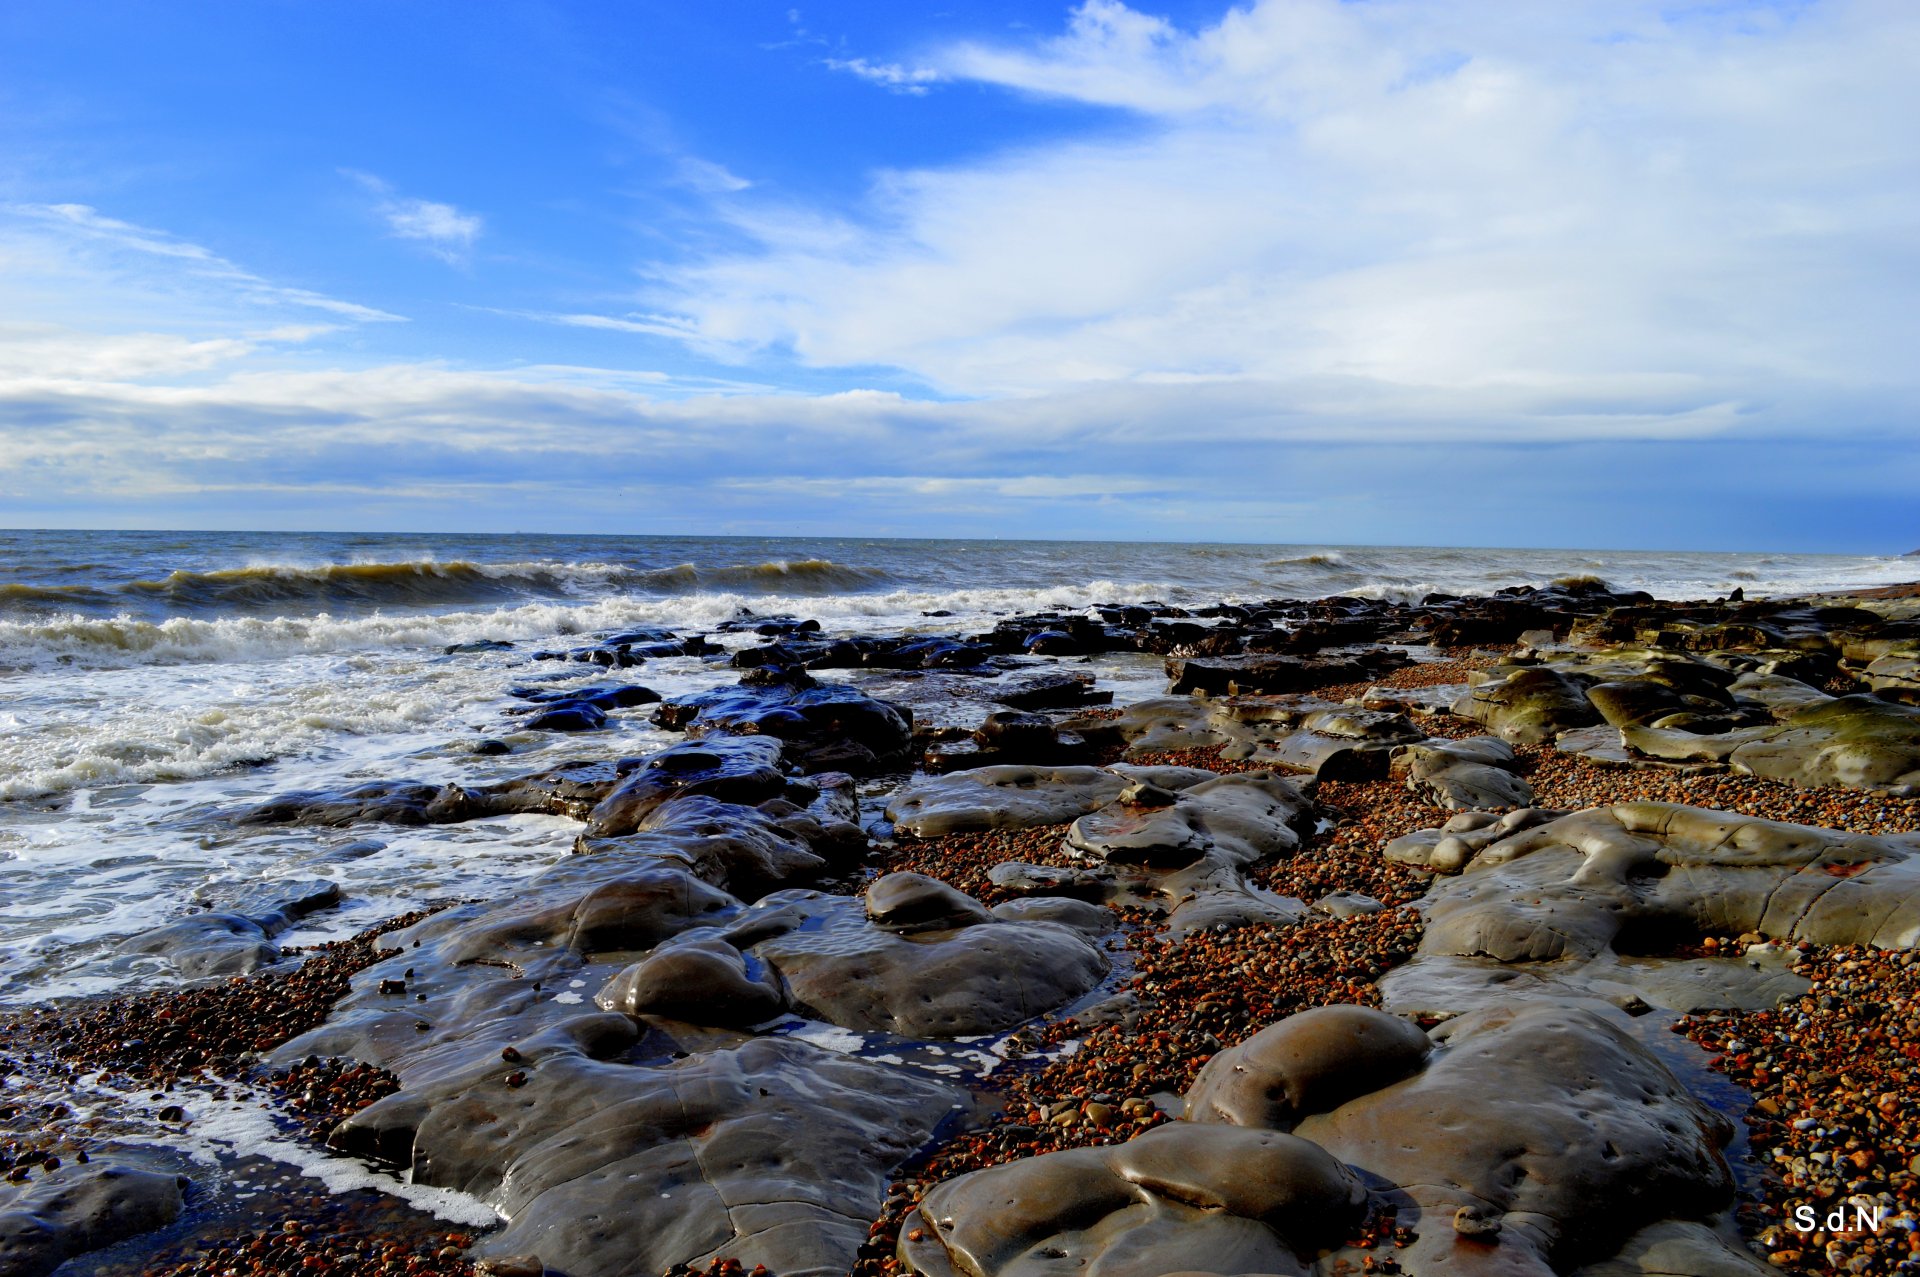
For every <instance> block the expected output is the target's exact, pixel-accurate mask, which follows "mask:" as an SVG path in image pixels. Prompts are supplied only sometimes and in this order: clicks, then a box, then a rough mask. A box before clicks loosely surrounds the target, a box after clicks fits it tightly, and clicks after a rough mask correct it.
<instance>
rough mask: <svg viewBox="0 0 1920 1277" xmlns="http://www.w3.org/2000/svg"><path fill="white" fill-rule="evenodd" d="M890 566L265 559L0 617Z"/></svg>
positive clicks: (717, 580)
mask: <svg viewBox="0 0 1920 1277" xmlns="http://www.w3.org/2000/svg"><path fill="white" fill-rule="evenodd" d="M892 580H893V578H892V576H891V574H890V573H888V572H886V571H885V570H884V569H881V568H875V567H863V566H860V565H858V564H846V563H834V562H831V561H830V560H826V559H798V560H792V561H789V560H784V559H776V560H771V561H769V562H765V563H745V564H731V565H721V566H710V567H697V566H695V565H694V564H691V563H682V564H678V565H676V566H671V567H661V568H643V567H633V566H628V565H623V564H614V563H562V562H542V561H535V562H525V563H474V562H468V561H466V560H462V559H452V560H437V559H413V560H406V561H402V562H397V563H320V564H314V565H310V566H308V565H297V564H281V563H266V564H252V565H249V566H246V567H236V568H219V569H215V570H212V571H193V570H189V569H180V570H177V571H174V572H170V573H168V574H167V575H166V576H164V577H160V578H158V579H155V580H136V581H129V582H126V583H125V584H122V585H119V586H112V587H107V588H101V587H98V586H82V585H35V584H28V583H17V584H6V585H0V616H33V615H42V616H44V615H47V614H49V613H56V612H62V611H81V612H98V611H102V610H105V609H110V608H118V609H123V610H126V611H128V612H130V613H132V614H135V615H144V616H147V617H149V618H152V617H154V616H156V615H166V616H208V615H213V616H221V615H230V614H235V613H241V614H245V613H259V612H271V613H279V614H285V613H288V612H295V613H298V612H306V613H319V612H336V611H349V612H354V611H360V612H364V611H371V610H373V609H377V608H383V607H409V608H414V607H457V606H461V605H473V604H485V603H509V602H514V601H519V600H527V599H542V598H544V599H567V598H594V597H600V596H605V595H610V594H620V593H635V594H649V595H681V594H698V593H702V592H707V591H715V590H731V591H739V592H745V593H758V594H773V593H778V594H799V595H805V596H807V597H810V598H811V597H821V596H826V595H832V594H843V593H855V592H859V591H863V590H873V589H878V588H881V587H884V586H885V585H887V584H888V583H889V582H891V581H892Z"/></svg>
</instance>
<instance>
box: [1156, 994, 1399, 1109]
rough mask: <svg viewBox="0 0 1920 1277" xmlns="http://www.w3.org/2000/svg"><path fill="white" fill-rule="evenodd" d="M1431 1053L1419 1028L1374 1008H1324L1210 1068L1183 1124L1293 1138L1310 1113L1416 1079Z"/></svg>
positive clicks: (1261, 1035) (1273, 1029) (1287, 1022)
mask: <svg viewBox="0 0 1920 1277" xmlns="http://www.w3.org/2000/svg"><path fill="white" fill-rule="evenodd" d="M1432 1051H1433V1043H1432V1042H1431V1041H1429V1040H1428V1038H1427V1035H1426V1034H1425V1033H1423V1032H1422V1031H1421V1030H1420V1028H1419V1026H1417V1025H1415V1024H1414V1023H1413V1022H1412V1021H1410V1020H1403V1019H1401V1018H1400V1017H1399V1016H1397V1015H1388V1014H1387V1013H1386V1012H1384V1011H1376V1010H1374V1009H1373V1008H1371V1007H1359V1006H1325V1007H1315V1008H1313V1009H1312V1010H1308V1011H1302V1012H1300V1013H1299V1014H1298V1015H1291V1016H1288V1017H1287V1018H1286V1019H1284V1020H1281V1021H1280V1022H1279V1023H1277V1024H1270V1025H1268V1026H1267V1027H1266V1028H1264V1029H1262V1030H1260V1031H1259V1032H1258V1033H1256V1034H1254V1035H1253V1036H1252V1037H1250V1038H1248V1039H1247V1040H1246V1041H1244V1042H1242V1043H1240V1044H1239V1045H1238V1046H1234V1047H1229V1048H1228V1049H1227V1050H1225V1051H1222V1052H1220V1053H1219V1054H1218V1055H1216V1056H1214V1057H1213V1058H1212V1059H1211V1060H1209V1061H1207V1064H1206V1067H1205V1068H1203V1069H1201V1070H1200V1076H1199V1077H1198V1078H1196V1079H1194V1083H1193V1085H1192V1087H1190V1088H1188V1090H1187V1098H1186V1116H1187V1119H1188V1120H1189V1121H1195V1122H1230V1123H1232V1124H1234V1125H1236V1126H1255V1127H1259V1128H1261V1129H1262V1130H1269V1131H1291V1130H1293V1129H1294V1128H1295V1127H1296V1126H1298V1125H1299V1124H1300V1122H1301V1120H1302V1119H1303V1118H1305V1117H1307V1116H1309V1115H1310V1114H1313V1113H1325V1112H1329V1111H1331V1110H1333V1109H1336V1108H1338V1107H1340V1106H1341V1105H1342V1104H1345V1103H1346V1102H1347V1101H1348V1100H1351V1099H1354V1098H1355V1097H1357V1096H1361V1095H1365V1094H1367V1093H1369V1092H1371V1091H1377V1090H1379V1089H1381V1088H1382V1087H1385V1086H1390V1085H1392V1084H1393V1083H1395V1082H1398V1081H1399V1080H1400V1079H1401V1078H1404V1077H1408V1076H1411V1075H1412V1074H1414V1073H1417V1072H1419V1071H1420V1069H1421V1067H1422V1066H1423V1065H1424V1064H1425V1063H1426V1060H1427V1056H1428V1055H1429V1054H1431V1053H1432Z"/></svg>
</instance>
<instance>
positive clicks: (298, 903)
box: [0, 579, 1920, 1277]
mask: <svg viewBox="0 0 1920 1277" xmlns="http://www.w3.org/2000/svg"><path fill="white" fill-rule="evenodd" d="M937 625H938V618H930V619H929V621H928V627H929V630H930V631H932V630H933V629H934V627H937ZM570 644H571V645H569V646H564V647H551V648H527V649H525V650H524V651H522V650H521V649H517V648H513V647H512V646H511V645H507V644H485V645H468V646H465V647H463V648H462V650H460V651H452V652H449V653H448V654H447V659H452V660H461V659H474V658H477V657H478V656H480V655H481V654H483V653H485V654H487V655H489V656H492V655H497V654H499V653H501V652H503V651H504V652H507V653H510V654H511V655H512V656H513V657H514V658H515V664H514V665H513V667H512V668H513V669H514V672H515V674H516V676H517V677H518V679H519V681H518V682H517V683H516V684H515V686H514V687H513V688H512V689H511V691H512V698H513V699H514V700H515V701H516V702H518V704H519V707H520V709H521V712H520V713H518V714H516V715H515V718H514V730H516V731H521V732H528V731H531V732H541V733H565V734H566V735H565V736H564V737H563V739H565V740H566V741H567V742H568V748H567V749H566V750H565V751H564V752H565V754H566V755H567V758H566V760H565V761H563V762H559V763H557V764H552V765H548V766H545V767H542V768H541V769H540V770H537V771H531V772H527V773H525V774H523V775H519V776H516V777H513V778H511V779H507V780H494V781H491V782H486V783H480V782H475V783H470V784H462V783H457V782H456V783H434V782H421V781H415V780H412V779H410V778H407V777H390V778H384V779H380V780H375V781H370V782H367V783H364V784H359V785H356V786H354V787H351V788H347V789H343V790H328V791H308V792H296V793H287V794H281V795H278V796H276V797H274V798H272V799H270V800H268V801H265V802H261V803H256V804H252V805H248V806H245V807H236V808H235V809H234V810H232V811H229V812H227V813H225V814H224V816H223V819H224V820H226V821H227V822H229V824H230V825H231V826H232V827H234V828H262V827H270V828H278V829H285V830H288V831H301V830H309V831H320V830H354V831H358V830H360V829H362V828H363V827H364V828H365V829H366V830H367V831H368V832H369V833H370V834H372V833H377V832H378V831H379V830H380V829H381V828H382V827H386V828H392V827H411V828H428V827H434V826H441V825H466V824H470V823H471V822H476V821H483V820H487V819H491V818H497V817H501V816H506V815H513V814H523V813H541V814H544V815H548V816H556V817H563V818H566V819H567V820H570V821H573V822H576V824H577V830H578V832H577V837H576V839H575V842H574V847H573V850H574V853H575V854H572V855H570V856H565V857H562V858H561V859H559V860H558V861H557V862H556V863H553V864H552V865H550V866H549V867H547V868H546V869H544V870H543V871H542V872H540V873H538V874H536V875H534V876H533V877H531V878H529V879H526V880H525V881H523V882H522V883H521V884H520V885H519V886H518V888H517V889H515V890H513V891H511V892H505V893H501V894H499V895H498V896H495V897H490V898H486V899H477V900H441V899H436V898H432V897H431V893H428V892H423V894H422V897H421V899H420V900H419V902H418V903H419V904H420V905H421V911H420V912H419V913H416V914H413V915H409V916H406V917H402V918H396V919H394V920H392V921H391V922H389V923H387V924H385V925H383V926H380V927H376V928H373V929H371V930H369V931H367V932H365V933H363V934H362V935H361V936H359V937H356V938H355V939H354V940H352V941H347V942H342V943H339V944H336V945H334V946H331V947H329V948H327V949H325V950H322V951H316V952H299V951H286V950H282V949H281V948H280V947H279V946H278V945H277V944H276V943H275V937H276V936H278V935H280V934H281V933H282V932H283V931H284V930H285V929H286V928H287V927H288V926H289V925H291V922H292V921H293V920H294V919H297V918H298V917H301V916H303V915H304V914H305V913H308V912H311V911H315V910H324V909H328V908H332V907H335V906H336V905H337V903H338V899H337V892H335V893H334V894H333V895H331V896H330V895H329V894H328V890H327V884H325V883H318V884H306V885H304V886H300V887H298V888H297V889H296V888H295V887H289V889H288V890H286V891H283V892H281V893H280V894H279V895H277V896H274V897H272V898H266V897H262V898H259V899H253V900H245V901H235V902H230V904H229V907H226V908H223V909H221V910H219V911H217V912H216V911H199V912H186V913H183V914H182V916H181V917H179V918H178V919H176V920H174V921H172V922H170V923H168V924H167V925H166V926H164V927H160V928H156V929H153V930H151V931H148V932H144V933H142V934H140V935H136V936H130V937H128V938H127V939H126V940H125V941H124V947H125V949H126V951H127V952H129V953H137V954H140V955H143V956H145V957H152V958H157V959H160V960H164V961H165V962H167V963H170V964H171V966H172V968H173V970H174V971H175V972H176V973H177V974H178V975H179V976H180V977H181V979H182V980H183V981H185V983H184V984H183V985H181V986H180V987H169V988H165V989H159V990H155V991H152V992H147V993H141V994H135V995H130V996H124V997H116V998H105V999H94V1000H90V1001H80V1002H74V1003H69V1004H62V1005H59V1006H50V1007H46V1008H44V1009H41V1010H38V1011H36V1012H33V1013H29V1014H25V1015H21V1016H18V1017H15V1018H14V1019H13V1020H12V1021H11V1022H10V1023H8V1025H7V1027H6V1046H5V1048H4V1055H0V1082H4V1090H0V1141H3V1142H0V1154H3V1155H4V1161H3V1162H0V1175H4V1179H3V1180H0V1277H16V1275H19V1277H27V1275H34V1277H37V1275H39V1274H45V1273H50V1272H53V1271H54V1270H55V1269H56V1268H60V1270H61V1271H62V1272H63V1273H73V1274H80V1273H88V1274H99V1275H101V1277H105V1275H106V1274H112V1273H134V1272H168V1273H177V1274H189V1273H192V1274H202V1273H204V1274H214V1273H256V1272H292V1271H327V1272H344V1273H461V1274H465V1273H476V1272H477V1273H491V1274H494V1275H495V1277H509V1275H517V1277H534V1275H537V1274H542V1273H550V1274H566V1275H568V1277H624V1275H627V1274H641V1275H645V1277H651V1275H653V1274H663V1273H672V1274H682V1273H690V1272H703V1273H733V1272H739V1273H741V1274H748V1273H762V1274H774V1275H778V1277H802V1275H804V1274H830V1273H847V1272H855V1273H860V1274H865V1275H867V1277H880V1275H882V1274H894V1273H909V1272H910V1273H918V1274H928V1275H938V1277H946V1275H947V1274H966V1275H967V1277H1015V1275H1019V1277H1026V1275H1028V1274H1042V1273H1062V1272H1066V1271H1069V1270H1076V1271H1078V1270H1084V1271H1086V1272H1089V1273H1094V1274H1099V1275H1100V1277H1158V1275H1160V1274H1170V1273H1218V1274H1275V1273H1282V1274H1287V1273H1291V1274H1307V1273H1312V1274H1316V1275H1327V1277H1331V1275H1332V1274H1343V1273H1410V1274H1486V1275H1488V1277H1495V1275H1498V1277H1521V1275H1534V1274H1538V1275H1541V1277H1544V1275H1547V1274H1562V1275H1568V1277H1572V1275H1576V1274H1577V1275H1579V1277H1632V1275H1635V1274H1638V1275H1642V1277H1650V1275H1652V1274H1689V1275H1692V1277H1739V1275H1740V1274H1754V1273H1766V1272H1779V1271H1787V1272H1807V1273H1824V1272H1855V1273H1883V1274H1890V1273H1920V1215H1916V1207H1917V1206H1920V1203H1917V1202H1916V1197H1917V1196H1920V1157H1917V1156H1916V1154H1920V1144H1917V1143H1916V1138H1915V1122H1916V1120H1920V1047H1916V1046H1914V1045H1913V1044H1912V1043H1913V1036H1914V1035H1913V1031H1912V1028H1911V1027H1910V1026H1913V1025H1914V1021H1915V1019H1916V1017H1920V1008H1916V1006H1915V1004H1914V1001H1913V999H1914V996H1915V987H1914V986H1915V980H1916V978H1917V977H1916V974H1915V973H1916V970H1920V968H1916V967H1915V966H1914V965H1913V958H1912V954H1913V951H1914V949H1915V947H1916V946H1917V945H1920V598H1915V597H1912V593H1911V592H1908V593H1907V594H1906V595H1902V594H1901V592H1899V591H1881V592H1879V593H1878V594H1877V595H1876V596H1875V597H1867V598H1862V597H1855V598H1848V599H1838V598H1823V599H1797V600H1764V601H1747V600H1744V599H1739V598H1731V599H1729V598H1722V599H1714V600H1703V601H1695V602H1661V601H1656V600H1654V599H1652V598H1651V597H1649V596H1647V595H1644V594H1625V593H1616V592H1613V591H1611V590H1609V589H1608V588H1607V587H1605V586H1604V585H1603V584H1601V583H1600V582H1597V581H1593V580H1587V579H1575V580H1568V581H1565V582H1562V583H1560V584H1557V585H1555V586H1552V587H1549V588H1544V589H1533V588H1521V589H1515V590H1509V591H1503V592H1501V593H1499V594H1496V595H1492V596H1488V597H1481V598H1455V597H1447V596H1431V597H1429V598H1427V599H1425V600H1423V601H1422V602H1420V603H1418V604H1399V603H1388V602H1381V601H1374V600H1363V599H1353V598H1331V599H1321V600H1315V601H1303V600H1271V601H1268V602H1266V603H1262V604H1257V605H1249V604H1222V605H1219V606H1215V607H1209V608H1203V609H1197V610H1183V609H1179V608H1171V607H1164V606H1155V605H1128V606H1114V607H1104V608H1093V609H1089V610H1087V611H1086V612H1075V613H1063V614H1044V615H1029V616H1019V617H1007V618H1003V619H1001V620H1000V621H999V623H998V624H996V625H994V626H993V627H992V628H991V629H989V630H985V631H984V632H969V633H959V632H956V633H939V632H926V633H916V634H912V635H907V636H900V635H864V634H858V633H847V634H841V633H828V632H825V631H824V630H823V629H822V627H821V626H820V625H819V624H818V623H817V622H814V621H811V620H810V619H808V618H805V617H748V618H743V619H742V620H740V621H738V622H733V623H730V624H729V625H728V626H725V627H722V628H721V629H719V630H717V631H714V632H710V633H703V634H695V633H680V632H669V631H665V630H646V631H628V632H625V633H613V634H603V635H595V636H591V637H590V638H584V639H575V640H571V641H570ZM519 658H524V659H519ZM683 659H693V660H698V661H700V662H703V663H704V664H703V666H702V668H704V669H706V670H708V671H710V685H709V686H707V687H706V688H705V689H704V690H701V691H698V692H695V693H692V694H688V695H678V694H676V695H672V696H664V697H663V696H662V695H660V694H659V693H657V692H655V691H653V690H651V689H649V688H648V687H647V686H646V685H645V676H646V672H647V671H646V667H647V665H648V664H649V662H660V661H666V660H683ZM1117 660H1128V661H1134V662H1139V663H1144V662H1146V661H1149V660H1151V661H1155V662H1160V663H1163V666H1164V677H1165V683H1164V688H1165V694H1163V695H1155V696H1135V695H1121V696H1116V695H1115V694H1114V688H1113V687H1112V686H1109V685H1106V684H1107V682H1108V681H1109V680H1107V679H1106V678H1104V676H1103V674H1102V673H1101V672H1100V671H1103V670H1107V669H1110V668H1112V665H1111V663H1112V662H1114V661H1117ZM623 715H644V716H647V717H648V718H649V719H650V720H651V721H652V722H654V723H657V724H659V725H660V726H661V727H663V728H666V729H668V730H670V731H672V732H675V733H679V734H681V736H682V737H683V739H680V740H678V741H677V742H676V743H674V744H672V745H671V746H669V747H667V748H665V749H662V750H658V751H655V752H652V753H648V754H644V755H639V756H623V755H621V754H620V753H618V751H617V750H613V749H610V748H607V747H604V746H602V747H598V748H597V747H596V744H595V742H596V738H597V737H599V736H602V735H603V734H604V732H603V729H604V728H605V727H606V725H607V723H608V722H609V720H610V719H617V718H618V717H620V716H623ZM503 734H504V730H503ZM471 749H472V751H473V752H474V753H476V754H479V755H484V756H493V755H497V754H499V753H503V752H507V751H508V750H509V749H510V747H509V746H508V745H506V744H503V743H502V742H501V741H499V740H495V739H486V740H480V741H477V742H474V743H472V745H471ZM547 752H548V753H549V756H551V754H552V751H547ZM248 1106H250V1108H251V1110H257V1111H258V1112H259V1113H260V1114H262V1115H263V1116H264V1118H265V1120H267V1121H269V1122H270V1123H272V1124H274V1129H279V1130H283V1131H285V1132H288V1133H290V1135H289V1137H290V1138H299V1139H306V1140H308V1141H310V1142H311V1143H312V1144H313V1145H315V1146H320V1145H324V1146H325V1148H326V1149H328V1150H331V1152H330V1153H325V1154H323V1153H321V1152H320V1151H318V1148H317V1147H316V1149H315V1151H314V1156H315V1157H331V1158H334V1159H336V1160H338V1161H339V1162H341V1163H342V1164H345V1163H348V1162H349V1161H350V1160H351V1159H361V1161H363V1162H365V1163H367V1164H369V1165H371V1166H374V1167H377V1168H382V1169H378V1170H376V1171H373V1172H370V1173H369V1176H368V1182H367V1183H366V1184H363V1185H362V1186H361V1187H359V1188H356V1189H354V1190H353V1191H352V1192H349V1193H333V1194H328V1193H324V1192H315V1191H312V1182H311V1181H303V1182H305V1183H306V1185H307V1188H306V1190H304V1191H298V1190H295V1189H291V1188H288V1189H283V1190H280V1191H276V1192H267V1191H264V1190H262V1191H258V1192H254V1191H252V1190H250V1195H249V1197H248V1198H247V1201H248V1204H247V1205H246V1206H245V1207H244V1208H235V1203H234V1201H232V1200H230V1199H232V1198H234V1197H235V1196H236V1195H235V1194H233V1193H230V1192H228V1191H227V1190H228V1188H229V1187H230V1185H225V1184H223V1182H221V1181H220V1180H219V1179H218V1177H214V1178H213V1179H209V1178H208V1177H207V1175H206V1173H205V1172H204V1170H202V1169H201V1168H200V1167H199V1165H198V1164H196V1163H194V1162H193V1161H192V1160H191V1159H190V1158H184V1157H181V1156H179V1155H177V1152H176V1151H171V1150H173V1146H172V1145H170V1144H169V1143H168V1133H169V1132H179V1131H187V1130H191V1129H192V1128H193V1127H194V1126H195V1124H196V1123H200V1124H203V1125H204V1124H206V1123H209V1122H212V1121H214V1120H215V1118H214V1115H215V1114H216V1113H218V1114H229V1115H230V1114H231V1113H232V1111H233V1110H234V1109H235V1108H236V1107H248ZM223 1120H224V1119H223ZM403 1182H404V1184H405V1186H406V1187H407V1188H408V1189H410V1190H419V1192H421V1193H426V1192H435V1193H439V1194H440V1195H441V1196H440V1197H437V1198H432V1199H431V1200H429V1199H428V1198H427V1197H423V1196H418V1195H416V1197H415V1198H411V1199H408V1202H402V1201H400V1200H399V1199H398V1198H396V1197H394V1196H393V1195H392V1194H391V1193H384V1194H383V1192H382V1191H380V1190H379V1189H378V1187H377V1186H378V1184H379V1183H386V1184H388V1185H389V1186H392V1188H393V1189H394V1191H395V1192H397V1191H398V1189H399V1186H400V1185H401V1184H402V1183H403ZM409 1202H410V1203H412V1204H409ZM422 1202H425V1203H427V1206H428V1208H427V1209H422V1208H421V1207H420V1203H422ZM435 1203H438V1205H435ZM449 1203H450V1205H449ZM434 1209H438V1210H440V1211H441V1214H440V1215H439V1216H436V1215H435V1214H433V1213H431V1212H432V1210H434ZM462 1210H464V1211H466V1212H467V1219H468V1220H469V1221H471V1222H456V1221H455V1220H452V1219H449V1218H448V1217H447V1214H448V1212H452V1213H453V1214H455V1215H458V1214H459V1213H460V1211H462ZM476 1210H477V1211H479V1212H480V1215H479V1216H478V1217H475V1216H474V1214H473V1212H475V1211H476ZM488 1217H492V1218H495V1219H497V1221H498V1222H497V1223H493V1224H487V1223H485V1222H484V1220H485V1219H486V1218H488ZM1808 1219H1811V1220H1812V1221H1813V1223H1812V1225H1811V1226H1802V1225H1803V1223H1804V1221H1806V1220H1808ZM62 1265H65V1267H62Z"/></svg>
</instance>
